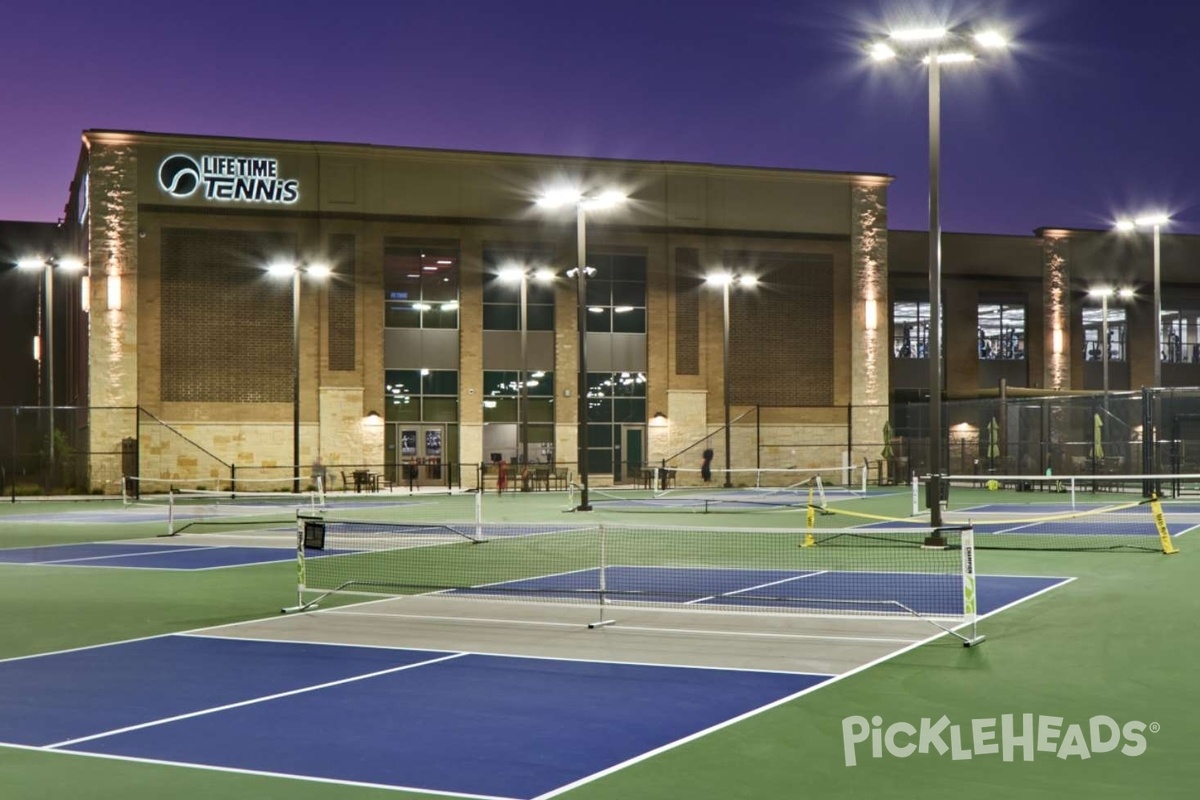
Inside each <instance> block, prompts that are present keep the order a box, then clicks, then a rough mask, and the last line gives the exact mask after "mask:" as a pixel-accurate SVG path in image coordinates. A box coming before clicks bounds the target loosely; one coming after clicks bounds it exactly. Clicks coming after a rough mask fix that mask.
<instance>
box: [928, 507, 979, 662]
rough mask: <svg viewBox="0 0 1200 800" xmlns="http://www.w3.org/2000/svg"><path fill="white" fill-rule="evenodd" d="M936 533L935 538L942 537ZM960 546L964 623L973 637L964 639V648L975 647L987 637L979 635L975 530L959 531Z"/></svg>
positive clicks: (968, 528) (965, 529)
mask: <svg viewBox="0 0 1200 800" xmlns="http://www.w3.org/2000/svg"><path fill="white" fill-rule="evenodd" d="M940 534H941V532H940V531H936V532H935V533H934V536H938V537H940ZM959 546H960V548H961V549H962V600H963V621H964V622H966V623H967V624H968V625H970V627H971V635H970V636H966V637H962V643H963V647H975V646H976V645H979V644H982V643H983V641H984V639H986V638H987V637H985V636H980V635H979V614H978V609H977V604H976V596H975V528H973V527H971V526H969V525H968V526H967V527H966V528H963V529H962V530H961V531H959Z"/></svg>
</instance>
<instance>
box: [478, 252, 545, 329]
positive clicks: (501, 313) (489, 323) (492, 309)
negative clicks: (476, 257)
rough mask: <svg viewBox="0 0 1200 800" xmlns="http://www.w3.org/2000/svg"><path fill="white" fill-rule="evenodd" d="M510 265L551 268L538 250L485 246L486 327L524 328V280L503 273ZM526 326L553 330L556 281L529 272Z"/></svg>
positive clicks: (531, 268)
mask: <svg viewBox="0 0 1200 800" xmlns="http://www.w3.org/2000/svg"><path fill="white" fill-rule="evenodd" d="M507 269H521V270H530V271H532V270H538V269H550V260H549V258H548V257H547V256H545V255H544V254H542V253H540V252H538V251H526V250H520V251H515V250H485V251H484V253H483V329H484V330H488V331H519V330H520V329H521V281H520V280H519V279H518V280H511V279H509V278H506V277H504V276H503V273H504V271H505V270H507ZM525 314H526V322H527V328H526V329H527V330H531V331H552V330H554V284H553V282H545V281H540V280H537V279H535V278H534V277H533V276H529V277H527V278H526V281H525Z"/></svg>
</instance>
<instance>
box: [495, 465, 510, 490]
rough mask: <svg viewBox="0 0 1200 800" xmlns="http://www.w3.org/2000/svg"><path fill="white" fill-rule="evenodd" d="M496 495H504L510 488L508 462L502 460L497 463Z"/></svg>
mask: <svg viewBox="0 0 1200 800" xmlns="http://www.w3.org/2000/svg"><path fill="white" fill-rule="evenodd" d="M496 469H497V470H498V471H497V473H496V494H503V493H504V490H505V489H507V488H508V462H507V461H505V460H504V459H503V458H501V459H500V460H499V461H498V462H497V463H496Z"/></svg>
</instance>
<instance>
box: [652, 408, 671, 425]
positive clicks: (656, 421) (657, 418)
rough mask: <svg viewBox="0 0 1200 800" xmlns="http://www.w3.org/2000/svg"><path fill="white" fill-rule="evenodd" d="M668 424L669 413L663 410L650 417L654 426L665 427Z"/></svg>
mask: <svg viewBox="0 0 1200 800" xmlns="http://www.w3.org/2000/svg"><path fill="white" fill-rule="evenodd" d="M666 425H667V415H666V414H664V413H663V412H661V411H655V412H654V416H653V417H651V418H650V426H651V427H653V428H665V427H666Z"/></svg>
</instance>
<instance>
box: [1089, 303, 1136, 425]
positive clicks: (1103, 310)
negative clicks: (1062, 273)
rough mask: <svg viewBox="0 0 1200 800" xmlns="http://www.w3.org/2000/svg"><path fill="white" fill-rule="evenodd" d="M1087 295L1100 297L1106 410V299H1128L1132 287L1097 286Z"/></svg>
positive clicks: (1101, 348)
mask: <svg viewBox="0 0 1200 800" xmlns="http://www.w3.org/2000/svg"><path fill="white" fill-rule="evenodd" d="M1088 297H1099V298H1100V353H1101V356H1100V360H1101V363H1102V364H1103V367H1102V369H1103V376H1104V377H1103V383H1102V386H1103V391H1104V409H1105V411H1107V410H1108V360H1109V357H1110V356H1109V352H1108V300H1109V298H1111V297H1119V298H1121V299H1122V300H1129V299H1131V298H1132V297H1133V289H1129V288H1122V289H1114V288H1113V287H1111V286H1097V287H1095V288H1092V289H1088Z"/></svg>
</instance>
